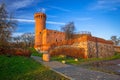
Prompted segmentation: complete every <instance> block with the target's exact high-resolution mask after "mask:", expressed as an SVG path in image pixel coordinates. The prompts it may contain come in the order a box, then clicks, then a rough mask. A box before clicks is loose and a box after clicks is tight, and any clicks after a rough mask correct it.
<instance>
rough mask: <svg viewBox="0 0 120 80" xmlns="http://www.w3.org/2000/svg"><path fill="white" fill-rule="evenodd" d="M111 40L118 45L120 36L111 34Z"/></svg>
mask: <svg viewBox="0 0 120 80" xmlns="http://www.w3.org/2000/svg"><path fill="white" fill-rule="evenodd" d="M111 40H112V41H113V42H114V45H119V43H120V38H117V36H111Z"/></svg>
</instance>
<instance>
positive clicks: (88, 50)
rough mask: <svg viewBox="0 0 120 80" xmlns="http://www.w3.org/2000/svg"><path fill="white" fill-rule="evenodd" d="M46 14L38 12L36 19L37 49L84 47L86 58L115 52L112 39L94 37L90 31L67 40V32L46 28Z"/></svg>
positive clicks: (110, 54)
mask: <svg viewBox="0 0 120 80" xmlns="http://www.w3.org/2000/svg"><path fill="white" fill-rule="evenodd" d="M46 18H47V17H46V15H45V14H44V13H41V12H38V13H35V14H34V19H35V45H34V47H35V49H36V50H38V51H41V52H48V51H49V50H51V49H54V48H57V47H65V46H68V47H77V48H82V49H84V56H85V58H88V57H96V56H99V57H108V56H112V55H113V54H114V45H113V42H112V41H109V40H105V39H102V38H98V37H94V36H92V35H91V34H90V33H83V34H76V35H75V36H74V38H72V39H70V40H65V33H64V32H60V31H56V30H49V29H46Z"/></svg>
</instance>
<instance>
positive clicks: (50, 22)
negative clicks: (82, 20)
mask: <svg viewBox="0 0 120 80" xmlns="http://www.w3.org/2000/svg"><path fill="white" fill-rule="evenodd" d="M46 23H48V24H56V25H65V23H63V22H54V21H47V22H46Z"/></svg>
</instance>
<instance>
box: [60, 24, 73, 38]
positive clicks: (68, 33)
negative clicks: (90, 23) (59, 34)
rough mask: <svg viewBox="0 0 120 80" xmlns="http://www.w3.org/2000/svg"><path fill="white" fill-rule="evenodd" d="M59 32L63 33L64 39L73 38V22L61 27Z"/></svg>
mask: <svg viewBox="0 0 120 80" xmlns="http://www.w3.org/2000/svg"><path fill="white" fill-rule="evenodd" d="M61 30H62V31H63V32H65V36H66V39H67V40H68V39H71V38H72V37H73V34H74V31H75V26H74V23H73V22H69V23H68V24H66V25H65V26H62V27H61Z"/></svg>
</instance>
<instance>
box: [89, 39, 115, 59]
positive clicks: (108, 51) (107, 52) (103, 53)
mask: <svg viewBox="0 0 120 80" xmlns="http://www.w3.org/2000/svg"><path fill="white" fill-rule="evenodd" d="M112 55H114V48H113V45H111V44H107V43H101V42H94V41H88V57H90V58H91V57H99V58H103V57H109V56H112Z"/></svg>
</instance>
